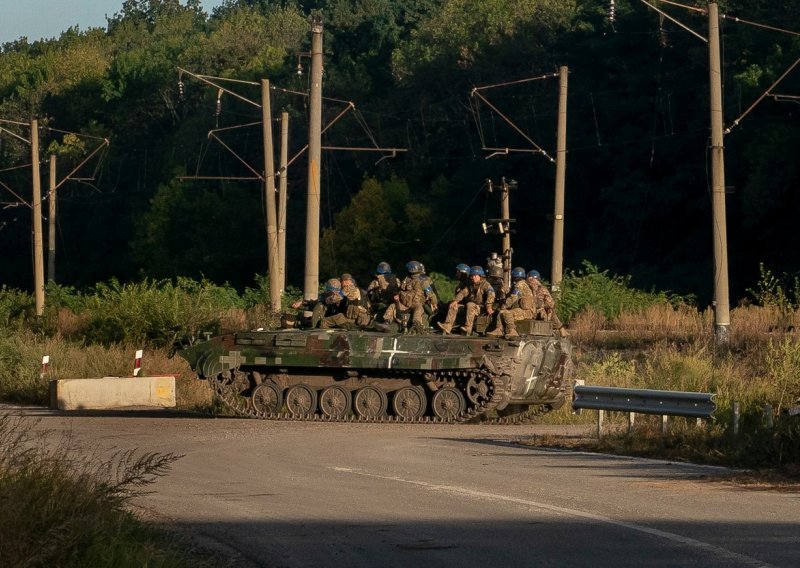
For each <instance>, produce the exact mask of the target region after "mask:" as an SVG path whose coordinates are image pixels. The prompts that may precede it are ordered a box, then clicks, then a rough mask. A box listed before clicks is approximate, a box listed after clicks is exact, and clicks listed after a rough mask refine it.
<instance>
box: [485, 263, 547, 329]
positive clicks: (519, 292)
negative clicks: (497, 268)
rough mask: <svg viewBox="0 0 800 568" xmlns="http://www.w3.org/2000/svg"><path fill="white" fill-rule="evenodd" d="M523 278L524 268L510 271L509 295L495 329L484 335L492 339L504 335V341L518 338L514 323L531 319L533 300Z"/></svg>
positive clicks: (531, 293) (524, 276) (524, 275)
mask: <svg viewBox="0 0 800 568" xmlns="http://www.w3.org/2000/svg"><path fill="white" fill-rule="evenodd" d="M525 278H526V274H525V269H524V268H522V267H519V266H518V267H516V268H515V269H514V270H512V271H511V280H512V283H513V286H512V288H511V293H510V294H509V295H508V297H507V298H506V301H505V302H504V303H503V307H502V308H501V309H500V313H499V314H498V316H497V327H495V329H494V330H493V331H490V332H488V333H487V334H486V335H489V336H492V337H501V336H503V335H505V338H506V339H510V338H512V337H519V333H518V332H517V325H516V322H517V321H519V320H526V319H528V320H532V319H533V316H534V302H535V299H534V297H533V292H532V291H531V288H530V286H528V283H527V282H526V280H525Z"/></svg>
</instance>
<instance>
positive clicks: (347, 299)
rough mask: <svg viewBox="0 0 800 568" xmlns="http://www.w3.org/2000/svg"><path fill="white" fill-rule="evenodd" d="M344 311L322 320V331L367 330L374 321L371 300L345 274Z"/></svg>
mask: <svg viewBox="0 0 800 568" xmlns="http://www.w3.org/2000/svg"><path fill="white" fill-rule="evenodd" d="M340 280H341V282H342V295H343V296H344V299H343V302H342V303H343V304H344V309H343V310H342V311H339V312H338V313H335V314H333V315H329V316H326V317H324V318H322V321H321V322H320V324H319V326H320V327H321V328H322V329H330V328H332V327H345V328H362V329H363V328H367V327H368V326H369V325H370V322H371V320H372V314H371V313H370V309H369V300H367V295H366V292H364V291H363V290H361V289H360V288H359V287H358V286H356V282H355V280H354V279H353V277H352V276H351V275H350V274H348V273H344V274H342V277H341V279H340Z"/></svg>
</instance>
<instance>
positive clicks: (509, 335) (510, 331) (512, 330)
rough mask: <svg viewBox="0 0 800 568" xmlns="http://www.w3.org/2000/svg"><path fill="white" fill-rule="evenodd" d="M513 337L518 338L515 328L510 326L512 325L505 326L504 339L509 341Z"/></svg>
mask: <svg viewBox="0 0 800 568" xmlns="http://www.w3.org/2000/svg"><path fill="white" fill-rule="evenodd" d="M513 337H519V332H518V331H517V328H516V327H515V326H512V325H508V326H506V335H505V338H506V339H511V338H513Z"/></svg>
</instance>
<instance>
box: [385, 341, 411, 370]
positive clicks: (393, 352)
mask: <svg viewBox="0 0 800 568" xmlns="http://www.w3.org/2000/svg"><path fill="white" fill-rule="evenodd" d="M381 353H389V366H388V367H387V368H388V369H391V368H392V359H393V358H394V356H395V355H396V354H398V353H409V351H398V350H397V338H396V337H395V338H394V342H393V343H392V348H391V349H383V350H382V351H381Z"/></svg>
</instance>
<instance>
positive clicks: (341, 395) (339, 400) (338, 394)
mask: <svg viewBox="0 0 800 568" xmlns="http://www.w3.org/2000/svg"><path fill="white" fill-rule="evenodd" d="M351 399H352V397H351V396H350V391H348V390H346V389H343V388H342V387H340V386H332V387H328V388H326V389H323V390H322V392H321V393H320V395H319V409H320V410H321V411H322V413H323V414H324V415H325V416H329V417H330V418H341V417H342V416H345V415H346V414H347V413H348V412H349V411H350V405H351V404H352V400H351Z"/></svg>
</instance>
